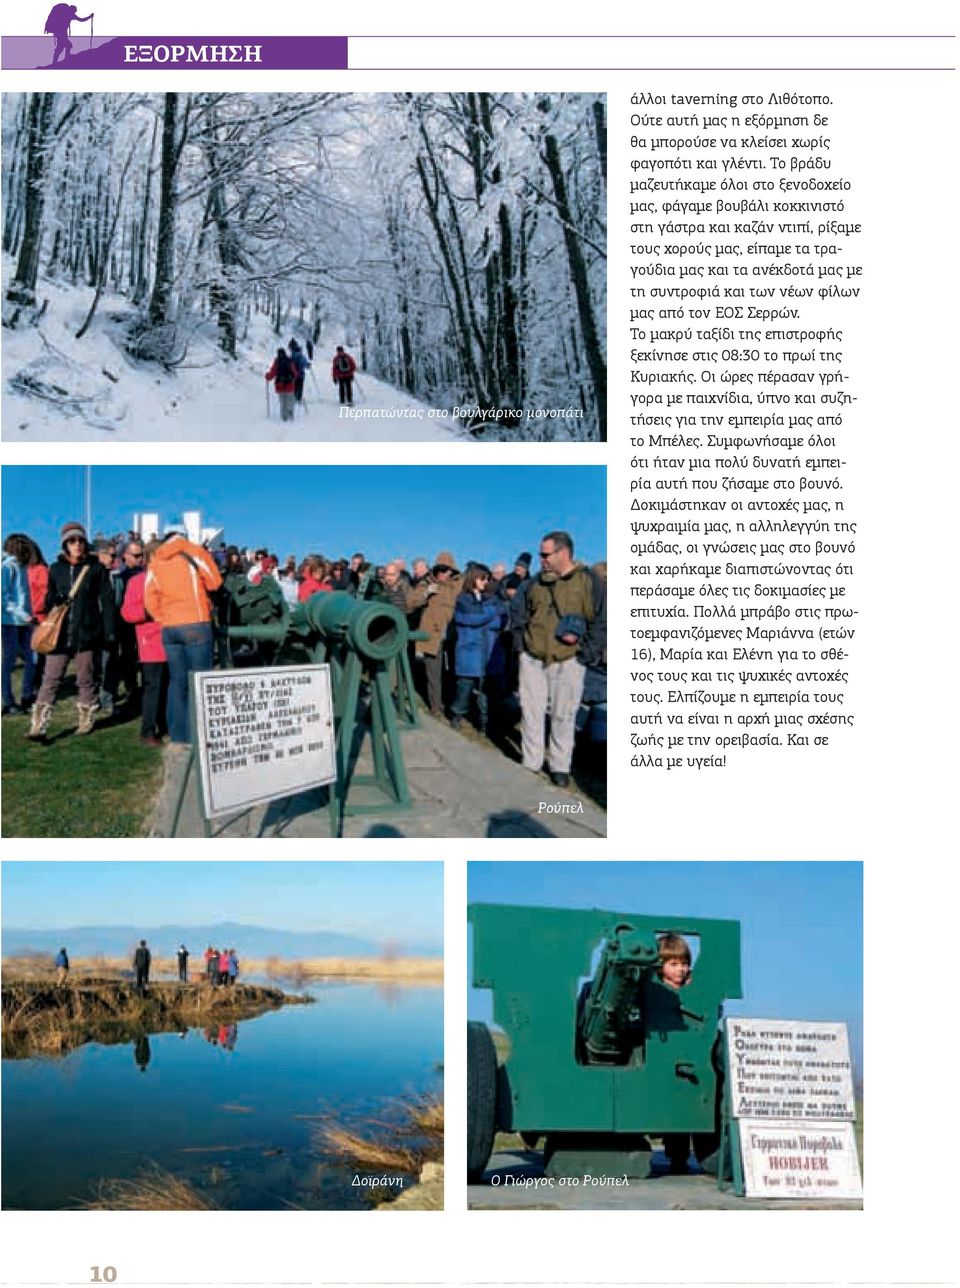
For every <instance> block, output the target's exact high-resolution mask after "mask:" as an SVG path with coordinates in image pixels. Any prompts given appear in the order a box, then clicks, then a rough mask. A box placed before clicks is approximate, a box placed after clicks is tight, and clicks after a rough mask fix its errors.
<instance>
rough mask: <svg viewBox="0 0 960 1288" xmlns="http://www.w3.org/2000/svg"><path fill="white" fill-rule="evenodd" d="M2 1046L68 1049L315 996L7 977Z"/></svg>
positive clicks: (14, 1054)
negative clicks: (53, 981) (145, 988)
mask: <svg viewBox="0 0 960 1288" xmlns="http://www.w3.org/2000/svg"><path fill="white" fill-rule="evenodd" d="M0 995H2V1006H3V1054H4V1055H5V1056H7V1057H10V1058H14V1059H17V1058H27V1057H31V1056H38V1055H63V1054H65V1053H66V1052H68V1051H72V1050H74V1049H75V1048H76V1047H79V1046H83V1044H84V1043H85V1042H101V1043H106V1044H110V1043H115V1042H128V1041H130V1040H131V1036H134V1035H141V1034H150V1033H175V1032H180V1031H182V1030H185V1029H187V1028H192V1027H193V1028H195V1027H197V1026H199V1025H202V1024H208V1023H211V1022H215V1023H222V1024H228V1023H233V1022H235V1021H238V1020H247V1019H252V1018H253V1017H254V1016H256V1015H262V1014H264V1012H266V1011H275V1010H279V1008H280V1007H281V1006H285V1005H288V1004H290V1003H302V1002H310V1001H312V998H309V997H303V996H296V995H294V994H289V993H284V992H282V991H281V990H280V989H278V988H261V987H258V986H256V985H253V984H236V985H234V986H232V987H230V988H210V987H208V986H207V985H206V984H179V983H169V982H154V983H151V984H150V985H149V988H148V989H147V990H146V991H145V992H140V991H139V990H138V989H137V988H136V987H135V986H134V985H132V984H131V983H129V981H126V980H116V979H98V978H95V977H93V978H87V979H72V980H69V981H68V982H67V983H65V984H63V985H62V986H58V985H57V984H55V983H52V982H51V981H49V980H23V979H21V980H14V981H10V980H7V979H4V981H3V987H2V990H0Z"/></svg>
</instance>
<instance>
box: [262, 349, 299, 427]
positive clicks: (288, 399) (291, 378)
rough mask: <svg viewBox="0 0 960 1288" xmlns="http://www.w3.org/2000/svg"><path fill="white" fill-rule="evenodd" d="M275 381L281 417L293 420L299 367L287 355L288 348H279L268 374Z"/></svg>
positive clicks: (267, 376)
mask: <svg viewBox="0 0 960 1288" xmlns="http://www.w3.org/2000/svg"><path fill="white" fill-rule="evenodd" d="M266 379H267V380H272V381H273V387H274V389H275V390H276V393H277V398H278V399H279V400H280V419H281V420H293V403H294V394H295V392H296V388H297V369H296V367H295V366H294V365H293V363H292V362H291V361H290V359H289V357H288V356H287V351H286V349H278V350H277V356H276V357H275V358H274V360H273V365H272V366H271V368H270V370H269V371H268V372H267V374H266Z"/></svg>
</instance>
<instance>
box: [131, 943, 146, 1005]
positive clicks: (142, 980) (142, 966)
mask: <svg viewBox="0 0 960 1288" xmlns="http://www.w3.org/2000/svg"><path fill="white" fill-rule="evenodd" d="M133 969H134V970H135V971H136V973H137V992H138V993H145V992H146V991H147V985H148V983H149V982H150V949H149V948H148V947H147V941H146V940H145V939H141V940H140V945H139V947H138V948H137V951H136V952H135V953H134V954H133Z"/></svg>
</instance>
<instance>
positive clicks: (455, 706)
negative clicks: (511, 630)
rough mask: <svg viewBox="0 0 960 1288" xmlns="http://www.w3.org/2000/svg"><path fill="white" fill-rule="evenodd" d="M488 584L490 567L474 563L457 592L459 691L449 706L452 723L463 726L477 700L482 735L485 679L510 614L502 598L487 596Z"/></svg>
mask: <svg viewBox="0 0 960 1288" xmlns="http://www.w3.org/2000/svg"><path fill="white" fill-rule="evenodd" d="M489 584H490V569H489V568H488V567H487V566H486V565H485V564H474V565H473V566H472V567H471V568H470V569H468V571H467V573H466V576H465V577H464V579H463V590H462V591H461V593H460V594H459V595H458V596H457V602H456V605H455V607H454V611H453V621H454V625H455V627H456V631H457V642H456V648H455V651H454V668H455V670H456V673H457V692H456V696H455V697H454V699H453V703H452V704H451V707H450V724H451V725H452V726H453V728H454V729H459V728H460V726H461V725H462V724H463V718H464V716H465V715H466V714H467V711H468V710H469V708H470V698H471V696H473V697H475V698H476V703H477V727H478V729H479V730H480V733H481V735H483V736H486V732H487V717H488V714H489V712H488V708H489V703H488V700H487V689H486V684H485V681H486V677H487V674H488V672H489V670H490V663H491V658H492V657H493V654H494V649H495V648H496V646H497V644H498V636H499V634H500V631H501V630H502V628H503V626H504V623H505V622H506V617H507V610H506V606H505V605H504V603H503V601H502V600H501V599H498V598H497V597H493V598H487V594H486V592H487V587H488V586H489Z"/></svg>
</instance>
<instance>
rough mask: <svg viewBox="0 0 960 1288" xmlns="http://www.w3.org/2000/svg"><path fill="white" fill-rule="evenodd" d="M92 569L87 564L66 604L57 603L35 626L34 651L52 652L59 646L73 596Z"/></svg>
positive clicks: (31, 644)
mask: <svg viewBox="0 0 960 1288" xmlns="http://www.w3.org/2000/svg"><path fill="white" fill-rule="evenodd" d="M89 571H90V565H89V564H85V565H84V567H83V569H82V571H81V573H80V576H79V577H78V578H77V580H76V581H75V582H74V583H73V585H72V586H71V588H70V594H69V595H68V596H67V602H66V603H65V604H57V605H56V606H55V607H54V608H51V609H50V612H49V613H47V615H46V617H45V618H44V619H43V621H42V622H38V623H37V625H36V626H35V627H34V628H33V634H32V635H31V636H30V647H31V648H32V649H33V651H34V653H52V652H53V650H54V649H55V648H56V647H57V640H58V639H59V638H60V632H61V631H62V630H63V622H64V618H65V617H66V615H67V613H69V611H70V605H71V603H72V602H73V597H74V595H75V594H76V593H77V591H78V590H79V589H80V587H81V585H82V584H83V579H84V577H86V575H87V573H88V572H89Z"/></svg>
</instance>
